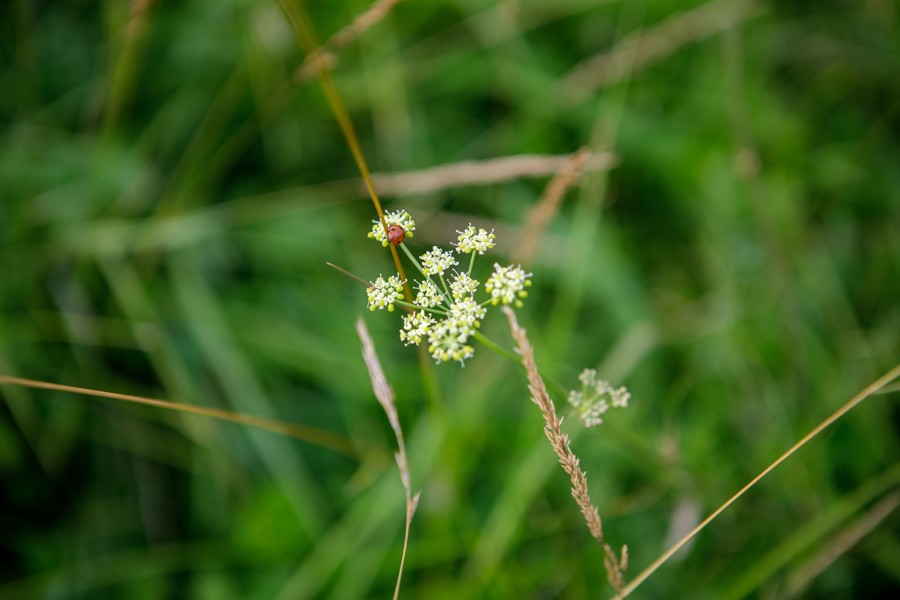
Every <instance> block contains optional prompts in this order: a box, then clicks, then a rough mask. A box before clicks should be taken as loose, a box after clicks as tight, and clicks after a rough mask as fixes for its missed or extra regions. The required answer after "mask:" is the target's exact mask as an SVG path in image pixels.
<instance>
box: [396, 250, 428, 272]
mask: <svg viewBox="0 0 900 600" xmlns="http://www.w3.org/2000/svg"><path fill="white" fill-rule="evenodd" d="M400 248H401V249H402V250H403V251H404V252H405V253H406V256H407V257H409V260H410V261H412V264H414V265H415V266H416V268H417V269H418V270H419V273H421V274H422V277H428V275H426V274H425V271H424V270H423V269H422V265H420V264H419V261H418V260H416V257H415V256H413V253H412V252H410V250H409V248H407V247H406V244H400Z"/></svg>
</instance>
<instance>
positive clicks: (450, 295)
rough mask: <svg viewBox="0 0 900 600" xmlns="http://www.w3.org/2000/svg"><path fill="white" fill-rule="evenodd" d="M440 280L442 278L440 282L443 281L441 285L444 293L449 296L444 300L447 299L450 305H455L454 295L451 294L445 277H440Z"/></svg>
mask: <svg viewBox="0 0 900 600" xmlns="http://www.w3.org/2000/svg"><path fill="white" fill-rule="evenodd" d="M438 278H440V280H441V285H442V286H443V287H444V292H446V293H447V295H446V296H444V298H446V300H447V302H449V303H450V304H453V300H452V298H453V294H451V293H450V288H448V287H447V282H446V281H444V276H443V275H438Z"/></svg>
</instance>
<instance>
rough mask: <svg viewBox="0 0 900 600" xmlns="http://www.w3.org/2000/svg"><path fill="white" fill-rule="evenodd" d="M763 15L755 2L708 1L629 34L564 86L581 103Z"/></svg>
mask: <svg viewBox="0 0 900 600" xmlns="http://www.w3.org/2000/svg"><path fill="white" fill-rule="evenodd" d="M762 12H763V7H762V5H761V4H760V3H758V2H756V1H754V0H713V1H712V2H707V3H706V4H702V5H700V6H699V7H697V8H695V9H693V10H688V11H685V12H682V13H678V14H676V15H674V16H672V17H669V18H668V19H666V20H664V21H662V22H661V23H660V24H658V25H656V26H654V27H651V28H648V29H646V30H644V31H638V32H636V33H633V34H630V35H628V36H626V37H625V38H623V39H622V41H621V42H619V43H618V44H616V45H615V46H614V47H613V48H611V49H610V50H607V51H605V52H601V53H599V54H595V55H594V56H592V57H590V58H588V59H585V60H584V61H582V62H581V63H579V64H577V65H576V66H575V67H573V68H572V70H571V71H569V73H568V74H567V75H566V76H565V78H564V79H563V85H564V86H565V87H568V88H570V90H571V91H570V98H571V100H572V102H575V103H577V102H580V101H581V100H583V99H584V98H585V97H586V96H587V95H588V94H590V93H592V92H593V91H594V90H597V89H599V88H601V87H604V86H609V85H613V84H616V83H619V82H621V81H624V80H626V79H628V78H629V77H631V76H632V75H633V74H634V73H635V72H637V71H639V70H640V69H642V68H645V67H649V66H652V65H654V64H656V63H658V62H660V61H661V60H663V59H665V58H667V57H668V56H670V55H672V54H674V53H675V52H676V51H678V50H679V49H681V48H682V47H683V46H684V45H686V44H689V43H691V42H695V41H698V40H702V39H704V38H707V37H710V36H712V35H714V34H716V33H719V32H722V31H726V30H728V29H730V28H732V27H735V26H737V25H739V24H741V23H743V22H744V21H748V20H750V19H752V18H753V17H756V16H758V15H760V14H761V13H762Z"/></svg>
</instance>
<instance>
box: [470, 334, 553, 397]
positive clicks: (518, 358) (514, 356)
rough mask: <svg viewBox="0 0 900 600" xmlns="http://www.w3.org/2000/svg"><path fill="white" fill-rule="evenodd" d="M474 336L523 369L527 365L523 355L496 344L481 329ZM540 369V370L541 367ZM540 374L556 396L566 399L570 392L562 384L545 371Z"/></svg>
mask: <svg viewBox="0 0 900 600" xmlns="http://www.w3.org/2000/svg"><path fill="white" fill-rule="evenodd" d="M472 337H474V338H475V339H476V340H478V341H479V342H481V343H482V344H484V345H485V346H487V348H488V349H490V350H493V351H494V352H496V353H497V354H499V355H500V356H502V357H504V358H508V359H509V360H511V361H512V362H514V363H516V364H517V365H518V366H519V367H520V368H522V369H524V368H525V365H524V364H523V363H522V357H521V356H519V355H518V354H516V353H515V352H512V351H510V350H507V349H506V348H504V347H502V346H500V345H499V344H496V343H495V342H493V341H491V340H490V339H489V338H488V337H487V336H486V335H484V334H483V333H481V332H480V331H475V333H474V334H473V336H472ZM538 371H539V372H540V369H539V370H538ZM540 375H541V378H542V379H543V380H544V383H546V384H547V386H548V387H550V388H552V390H553V394H554V395H555V396H557V397H559V398H560V399H565V398H566V397H567V396H568V393H567V392H566V390H565V389H564V388H563V387H562V386H561V385H559V384H558V383H556V382H555V381H553V380H552V379H550V378H548V377H547V376H546V375H544V374H543V373H540Z"/></svg>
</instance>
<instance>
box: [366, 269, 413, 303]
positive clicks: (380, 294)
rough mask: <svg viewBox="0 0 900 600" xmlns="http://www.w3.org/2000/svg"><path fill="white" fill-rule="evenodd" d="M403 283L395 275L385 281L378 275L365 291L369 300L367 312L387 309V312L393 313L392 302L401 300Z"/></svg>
mask: <svg viewBox="0 0 900 600" xmlns="http://www.w3.org/2000/svg"><path fill="white" fill-rule="evenodd" d="M403 283H404V282H403V281H400V278H399V277H397V276H395V275H391V276H390V277H388V278H387V280H385V279H384V277H382V276H381V275H379V276H378V279H376V280H375V283H373V284H372V285H370V286H369V288H368V289H367V290H366V296H367V297H368V299H369V310H381V309H382V308H387V309H388V311H389V312H393V310H394V302H396V301H397V300H402V299H403Z"/></svg>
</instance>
